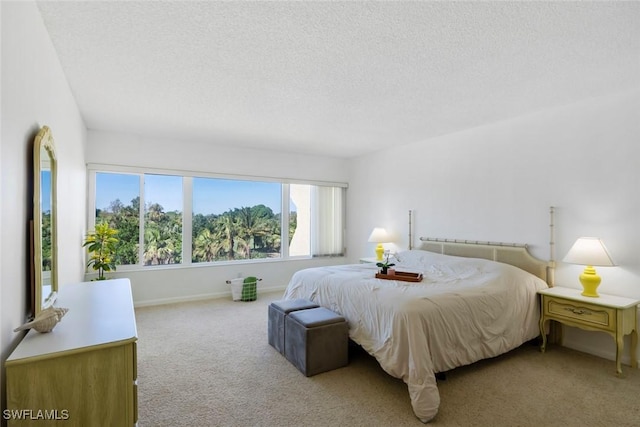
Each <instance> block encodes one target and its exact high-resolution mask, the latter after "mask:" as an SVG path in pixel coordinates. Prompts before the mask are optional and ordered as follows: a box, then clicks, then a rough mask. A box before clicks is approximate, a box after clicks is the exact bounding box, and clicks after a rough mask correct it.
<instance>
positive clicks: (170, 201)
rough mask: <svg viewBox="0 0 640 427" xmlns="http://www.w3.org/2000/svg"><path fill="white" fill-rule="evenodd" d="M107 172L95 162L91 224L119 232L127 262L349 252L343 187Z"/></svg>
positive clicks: (121, 260) (120, 256) (121, 257)
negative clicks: (345, 228)
mask: <svg viewBox="0 0 640 427" xmlns="http://www.w3.org/2000/svg"><path fill="white" fill-rule="evenodd" d="M105 169H108V168H101V167H99V166H93V165H91V166H90V167H89V182H90V183H91V187H90V188H92V190H93V191H91V192H90V197H91V198H92V200H95V216H94V217H92V218H89V223H90V224H91V225H92V226H93V225H95V224H96V223H99V222H101V221H108V222H109V223H110V225H111V226H112V227H114V228H116V229H117V230H118V236H117V237H118V239H119V242H118V247H117V256H116V263H117V264H118V265H119V266H127V265H137V266H157V265H170V264H183V265H189V264H204V263H216V262H242V261H246V260H256V259H287V258H291V257H311V256H339V255H343V254H344V241H343V234H344V214H345V212H344V198H345V191H344V188H343V187H340V186H334V185H312V184H298V183H291V184H290V183H284V182H277V181H265V180H255V179H251V178H250V177H247V178H246V179H244V177H243V179H229V178H226V177H203V176H191V175H188V174H184V175H177V174H175V173H156V172H155V171H154V173H145V172H144V171H137V170H134V169H133V168H125V167H118V168H117V170H115V171H114V170H105ZM187 212H188V213H189V214H188V215H184V214H183V213H187ZM283 224H288V226H286V227H285V226H283ZM283 242H286V243H287V244H284V245H283Z"/></svg>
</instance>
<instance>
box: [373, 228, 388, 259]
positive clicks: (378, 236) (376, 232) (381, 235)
mask: <svg viewBox="0 0 640 427" xmlns="http://www.w3.org/2000/svg"><path fill="white" fill-rule="evenodd" d="M390 241H391V237H390V236H389V233H387V230H385V229H384V228H381V227H376V228H374V229H373V231H372V232H371V234H370V235H369V242H372V243H377V244H378V246H376V261H382V254H383V253H384V247H383V246H382V244H383V243H388V242H390Z"/></svg>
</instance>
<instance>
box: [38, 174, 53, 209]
mask: <svg viewBox="0 0 640 427" xmlns="http://www.w3.org/2000/svg"><path fill="white" fill-rule="evenodd" d="M40 209H42V212H47V211H50V210H51V171H49V170H43V171H42V172H41V173H40Z"/></svg>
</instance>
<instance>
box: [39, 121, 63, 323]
mask: <svg viewBox="0 0 640 427" xmlns="http://www.w3.org/2000/svg"><path fill="white" fill-rule="evenodd" d="M47 171H49V179H48V180H47V179H43V177H45V172H47ZM33 172H34V173H33V175H34V176H33V248H34V254H33V263H34V264H33V265H34V276H35V283H34V304H33V306H34V316H37V315H38V314H39V313H40V311H42V310H43V309H45V308H47V307H50V306H51V305H53V303H54V302H55V300H56V297H57V294H58V239H57V235H58V231H57V212H56V203H57V190H56V189H57V175H58V174H57V161H56V149H55V144H54V142H53V136H51V129H49V128H48V127H47V126H43V127H42V129H40V131H39V132H38V134H37V135H36V139H35V141H34V144H33ZM47 192H48V194H49V199H48V200H49V206H46V205H45V206H43V203H46V200H47V199H46V195H47V194H46V193H47ZM43 196H45V198H44V199H43ZM47 207H48V208H49V211H48V213H47V209H46V208H47ZM47 215H49V219H48V220H47ZM45 228H47V229H45ZM47 237H49V238H48V239H47ZM45 255H47V256H46V257H45Z"/></svg>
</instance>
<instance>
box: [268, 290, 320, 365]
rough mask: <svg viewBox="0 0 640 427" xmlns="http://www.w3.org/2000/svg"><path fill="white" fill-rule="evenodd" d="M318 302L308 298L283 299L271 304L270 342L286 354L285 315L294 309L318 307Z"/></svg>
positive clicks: (269, 320)
mask: <svg viewBox="0 0 640 427" xmlns="http://www.w3.org/2000/svg"><path fill="white" fill-rule="evenodd" d="M316 307H318V304H316V303H314V302H311V301H308V300H306V299H285V300H281V301H274V302H272V303H271V304H270V305H269V318H268V327H267V329H268V330H267V333H268V336H269V337H268V339H269V344H270V345H271V346H272V347H273V348H275V349H276V350H278V351H279V352H280V353H281V354H284V340H285V330H284V319H285V317H286V316H287V315H288V314H289V313H291V312H294V311H298V310H305V309H307V308H316Z"/></svg>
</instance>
